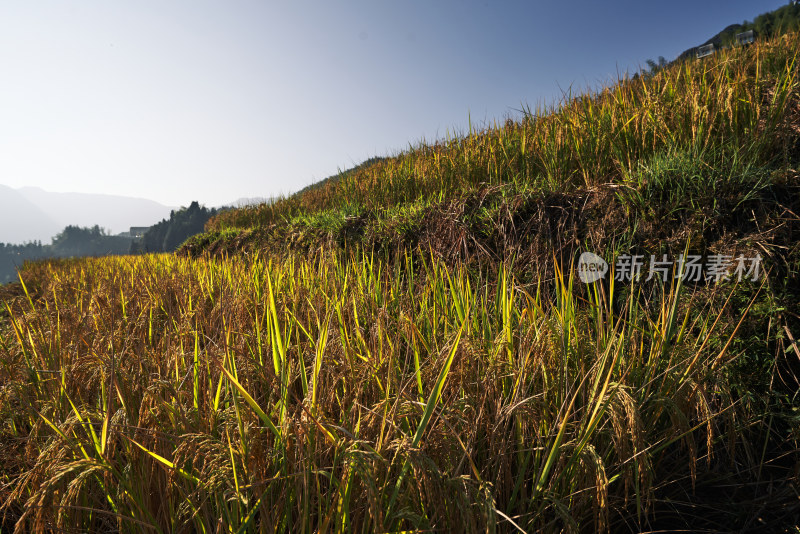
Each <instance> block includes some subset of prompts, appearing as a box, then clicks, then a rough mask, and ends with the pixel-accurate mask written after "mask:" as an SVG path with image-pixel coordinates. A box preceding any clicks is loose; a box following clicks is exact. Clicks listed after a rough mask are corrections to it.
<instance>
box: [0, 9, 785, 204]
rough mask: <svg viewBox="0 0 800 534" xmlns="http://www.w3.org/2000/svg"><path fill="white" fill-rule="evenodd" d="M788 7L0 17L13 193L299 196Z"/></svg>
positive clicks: (224, 199)
mask: <svg viewBox="0 0 800 534" xmlns="http://www.w3.org/2000/svg"><path fill="white" fill-rule="evenodd" d="M785 3H786V2H773V1H743V0H720V1H701V2H688V1H673V2H649V1H639V2H633V1H618V2H596V1H591V2H590V1H575V2H565V1H556V2H512V1H503V0H495V1H488V2H486V1H481V2H472V1H449V0H448V1H443V0H429V1H427V2H423V1H411V0H409V1H404V0H398V1H395V2H387V1H374V0H373V1H371V2H367V1H361V2H349V1H337V2H322V1H320V2H306V1H302V0H298V1H293V2H287V1H282V2H271V1H265V0H261V1H255V0H213V1H212V0H157V1H153V0H119V1H115V2H109V1H107V0H103V1H100V0H82V1H80V2H65V1H48V0H37V1H35V2H31V1H25V0H6V1H3V2H2V3H0V184H3V185H7V186H10V187H14V188H19V187H24V186H34V187H40V188H42V189H45V190H48V191H59V192H86V193H105V194H116V195H126V196H133V197H142V198H148V199H153V200H156V201H158V202H161V203H163V204H166V205H169V206H185V205H188V204H189V203H190V202H191V201H192V200H198V201H200V202H201V203H203V204H206V205H208V206H217V205H221V204H225V203H229V202H231V201H233V200H235V199H238V198H241V197H271V196H274V195H281V194H283V195H285V194H290V193H292V192H294V191H297V190H299V189H301V188H303V187H305V186H306V185H308V184H310V183H312V182H315V181H318V180H321V179H323V178H325V177H327V176H330V175H332V174H336V173H337V172H338V171H339V170H341V169H347V168H349V167H352V166H354V165H356V164H358V163H360V162H361V161H363V160H365V159H367V158H370V157H372V156H383V155H391V154H396V153H398V152H400V151H403V150H407V149H408V148H409V146H416V145H418V144H419V143H420V142H423V141H428V142H432V141H434V140H436V139H438V138H443V137H445V136H447V135H448V134H454V133H455V134H458V133H463V132H465V131H468V128H469V125H470V122H471V123H472V124H473V126H474V127H481V126H484V125H490V124H492V123H493V122H494V121H498V122H501V121H504V120H505V119H506V118H507V117H516V116H519V110H520V109H521V108H523V107H525V106H527V107H530V108H531V109H536V108H537V106H542V105H553V104H556V103H557V102H558V101H559V99H560V98H561V97H562V96H563V95H564V94H569V93H570V92H572V93H573V94H575V93H580V92H585V91H586V90H587V89H589V88H597V87H598V86H600V85H608V84H611V83H613V82H614V80H616V79H617V78H618V76H619V75H620V74H622V73H625V72H629V73H631V74H632V73H634V72H636V71H637V70H638V69H639V68H640V67H642V66H644V65H645V62H646V60H647V59H656V58H658V57H659V56H664V57H665V58H667V59H668V60H671V59H674V58H675V57H676V56H677V55H679V54H680V53H681V52H682V51H683V50H685V49H687V48H690V47H692V46H696V45H697V44H700V43H702V42H703V41H705V40H706V39H708V38H710V37H711V36H712V35H714V34H715V33H717V32H718V31H720V30H721V29H723V28H724V27H725V26H727V25H728V24H733V23H741V22H743V21H744V20H752V19H753V18H755V16H757V15H759V14H761V13H764V12H766V11H771V10H773V9H775V8H777V7H780V6H781V5H783V4H785Z"/></svg>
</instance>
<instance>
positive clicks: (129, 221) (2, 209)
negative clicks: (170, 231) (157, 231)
mask: <svg viewBox="0 0 800 534" xmlns="http://www.w3.org/2000/svg"><path fill="white" fill-rule="evenodd" d="M171 210H172V208H171V207H169V206H164V205H162V204H159V203H158V202H155V201H152V200H146V199H143V198H131V197H123V196H117V195H98V194H87V193H52V192H49V191H44V190H43V189H39V188H38V187H23V188H21V189H12V188H10V187H7V186H0V242H2V243H23V242H27V241H32V240H41V241H43V242H45V243H49V242H50V238H52V237H53V236H55V235H56V234H57V233H58V232H60V231H61V230H63V229H64V228H65V227H66V226H70V225H72V226H82V227H92V226H95V225H98V226H100V227H101V228H105V229H107V230H108V231H109V232H110V233H112V234H116V233H120V232H126V231H128V230H129V229H130V227H131V226H150V225H152V224H155V223H157V222H158V221H160V220H161V219H164V218H167V217H169V214H170V211H171Z"/></svg>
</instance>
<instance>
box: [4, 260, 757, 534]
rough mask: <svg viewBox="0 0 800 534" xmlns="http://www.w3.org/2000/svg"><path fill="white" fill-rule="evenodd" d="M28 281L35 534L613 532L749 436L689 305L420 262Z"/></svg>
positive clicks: (21, 346) (705, 316) (10, 434)
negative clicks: (526, 283) (629, 509)
mask: <svg viewBox="0 0 800 534" xmlns="http://www.w3.org/2000/svg"><path fill="white" fill-rule="evenodd" d="M355 259H356V258H353V260H355ZM31 270H32V272H31V273H30V274H31V275H32V279H35V280H36V281H37V282H36V286H35V287H28V288H27V292H23V293H21V294H20V295H19V296H18V297H16V298H15V299H13V300H12V301H10V302H7V308H6V314H7V320H6V322H5V323H4V324H6V323H7V326H6V327H5V330H3V333H2V346H1V347H2V348H1V349H0V361H2V363H3V365H2V371H0V380H2V383H3V384H4V386H3V390H2V391H3V393H2V414H0V415H2V418H3V421H4V429H3V440H4V443H6V449H5V453H4V455H5V456H4V458H5V460H4V462H3V463H2V476H3V478H4V480H5V481H6V486H5V490H4V496H3V497H4V501H5V503H6V504H5V511H6V513H8V514H11V515H12V516H13V517H18V518H19V521H20V525H23V527H21V528H28V529H31V530H35V529H45V530H46V529H55V528H62V527H64V528H66V527H68V526H69V527H77V528H79V529H82V530H92V531H99V530H103V529H114V530H117V529H118V530H121V531H126V532H127V531H131V532H139V531H156V532H171V531H190V530H191V531H197V532H219V531H224V532H244V531H248V529H249V530H250V531H266V530H273V529H275V528H277V529H280V530H291V531H297V532H311V531H352V530H359V531H375V530H383V529H385V530H388V531H396V530H404V529H446V530H450V531H454V530H467V531H477V530H484V529H486V528H489V529H494V528H500V529H501V530H510V529H512V528H516V527H513V526H512V525H513V524H516V525H518V526H519V527H521V528H522V529H524V530H540V529H545V530H561V529H567V530H575V529H578V528H582V527H581V525H583V526H586V525H594V527H593V528H605V527H609V526H610V522H612V521H619V520H620V516H619V514H618V513H616V512H614V510H618V509H619V507H621V506H623V504H624V503H625V502H635V503H636V504H635V509H636V510H638V512H637V513H638V514H640V516H643V515H644V514H646V513H647V511H648V509H649V507H651V506H652V502H653V485H654V481H655V479H656V478H657V476H661V475H657V473H659V474H662V475H663V472H664V471H665V470H666V471H667V472H669V471H671V470H678V471H680V469H681V468H683V467H686V464H683V465H674V464H673V462H674V461H675V460H674V459H673V458H672V456H670V455H669V454H667V455H665V452H667V451H671V450H672V449H673V448H674V447H683V448H685V449H686V450H689V451H692V452H691V454H690V455H689V457H688V462H689V463H690V464H691V465H694V464H696V463H697V462H699V461H701V458H702V457H706V459H705V460H702V461H708V460H710V458H711V457H712V455H716V456H718V457H723V458H724V457H732V456H731V455H735V451H734V450H733V449H732V447H735V446H736V444H738V446H740V447H741V446H743V445H746V443H745V441H743V440H744V438H743V437H741V436H740V435H739V430H740V429H741V428H743V427H745V426H746V425H748V424H749V417H752V416H753V414H750V413H748V411H747V410H745V409H743V408H741V407H739V406H737V403H736V401H735V399H734V398H733V397H732V396H731V395H730V392H729V390H728V385H727V383H726V379H725V373H724V369H725V367H726V361H727V359H728V357H729V355H728V354H727V353H726V351H725V348H724V346H720V345H719V343H718V342H717V341H713V340H718V339H725V337H726V336H729V335H731V334H733V331H731V330H730V325H726V326H725V329H727V331H722V330H721V328H722V327H721V326H720V325H718V324H716V323H715V321H714V318H715V317H716V316H717V315H716V314H718V313H719V312H720V309H714V307H713V306H714V305H712V304H707V305H705V306H706V309H703V308H702V307H701V308H699V309H698V308H697V304H695V305H693V306H690V307H682V306H678V303H679V302H684V300H683V299H681V298H680V294H681V292H682V291H683V289H682V288H681V287H672V288H669V287H667V288H665V289H664V291H663V292H657V296H656V297H655V298H656V301H657V302H660V304H658V303H657V302H656V301H654V304H653V305H652V306H644V305H642V304H641V303H639V302H638V301H637V298H638V297H636V296H635V295H634V294H632V295H631V296H630V297H628V298H627V299H625V300H624V301H623V303H622V304H621V306H618V307H617V308H618V309H617V311H614V309H615V308H614V306H611V304H610V303H612V302H613V301H614V300H615V297H614V295H613V291H614V289H613V286H612V287H610V288H609V287H606V288H605V289H599V288H598V290H597V291H594V292H591V291H590V292H589V293H585V294H584V296H583V297H580V296H579V295H580V293H581V292H578V291H576V290H575V289H574V288H573V287H572V283H571V281H570V280H571V279H572V278H571V277H570V276H569V273H565V276H564V277H561V276H559V277H558V278H557V280H556V281H555V283H554V284H549V285H548V286H547V287H546V288H545V287H544V286H541V288H540V289H535V288H530V287H528V288H523V287H521V286H519V285H517V284H516V283H515V280H514V277H513V275H512V274H511V273H510V272H508V271H506V270H502V271H501V272H499V273H496V276H493V277H492V278H493V279H496V280H497V282H496V283H491V284H489V283H487V280H486V279H484V278H481V277H477V278H476V277H475V276H471V275H469V274H468V273H466V272H465V271H463V270H460V269H449V268H446V267H445V266H443V265H442V264H440V263H438V262H436V261H434V260H425V261H423V260H414V259H412V257H411V256H405V257H399V258H398V259H397V260H396V261H394V262H390V263H385V262H379V261H378V260H374V259H370V258H362V261H347V260H346V259H339V258H336V257H334V256H320V257H318V258H315V259H302V260H301V259H292V260H287V261H283V262H267V261H264V260H254V261H209V260H187V259H180V258H175V257H170V256H148V257H140V258H108V259H97V260H87V261H80V262H78V261H74V262H61V263H58V264H55V265H53V266H49V265H40V266H36V267H34V268H31ZM34 275H35V276H34ZM609 291H611V292H612V294H609V293H608V292H609ZM585 298H588V302H587V301H585V300H584V299H585ZM698 311H702V313H699V314H698V313H696V312H698ZM710 340H712V341H713V342H712V341H710ZM11 458H16V460H15V461H11ZM686 461H687V459H686V458H683V459H682V460H681V462H686ZM692 471H694V467H693V468H692ZM512 522H513V523H512Z"/></svg>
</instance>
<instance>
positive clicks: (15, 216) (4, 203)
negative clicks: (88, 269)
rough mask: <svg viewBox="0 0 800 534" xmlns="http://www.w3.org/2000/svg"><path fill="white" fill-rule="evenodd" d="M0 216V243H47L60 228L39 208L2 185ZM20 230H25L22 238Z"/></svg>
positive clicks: (17, 192) (0, 188) (0, 190)
mask: <svg viewBox="0 0 800 534" xmlns="http://www.w3.org/2000/svg"><path fill="white" fill-rule="evenodd" d="M0 214H2V215H0V243H22V242H23V241H45V242H47V241H49V240H50V238H51V237H53V236H54V235H56V233H57V232H58V231H59V229H60V228H61V227H60V226H59V225H58V223H57V222H56V221H55V220H54V219H53V218H51V217H50V215H48V214H47V213H45V212H44V211H43V210H42V209H41V208H40V207H39V206H37V205H35V204H34V203H32V202H30V201H29V200H28V199H27V198H25V196H24V195H22V194H21V193H20V192H19V191H16V190H15V189H11V188H10V187H6V186H4V185H0ZM20 228H24V229H25V230H24V232H25V233H24V237H23V234H21V233H20ZM20 238H22V239H20Z"/></svg>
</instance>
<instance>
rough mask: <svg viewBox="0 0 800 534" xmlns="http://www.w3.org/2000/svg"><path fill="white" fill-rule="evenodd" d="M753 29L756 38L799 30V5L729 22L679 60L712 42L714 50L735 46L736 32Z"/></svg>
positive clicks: (686, 51) (684, 53)
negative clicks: (740, 20) (749, 18)
mask: <svg viewBox="0 0 800 534" xmlns="http://www.w3.org/2000/svg"><path fill="white" fill-rule="evenodd" d="M750 30H752V31H753V34H754V36H755V37H756V38H770V37H773V36H776V35H784V34H786V33H789V32H796V31H798V30H800V5H798V4H794V3H790V4H788V5H785V6H781V7H779V8H778V9H776V10H774V11H770V12H767V13H762V14H761V15H759V16H757V17H756V18H755V19H753V21H752V22H750V21H744V22H743V23H741V24H730V25H728V26H727V27H725V29H723V30H722V31H720V32H719V33H717V34H716V35H714V36H713V37H711V38H710V39H708V40H706V41H705V42H703V43H701V44H699V45H698V46H695V47H692V48H690V49H689V50H685V51H684V52H683V53H681V54H680V55H679V56H678V60H679V61H683V60H687V59H694V57H695V55H696V54H697V49H698V48H699V47H701V46H704V45H709V44H713V45H714V48H715V49H716V50H720V49H722V48H728V47H731V46H735V44H736V34H737V33H743V32H746V31H750Z"/></svg>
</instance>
